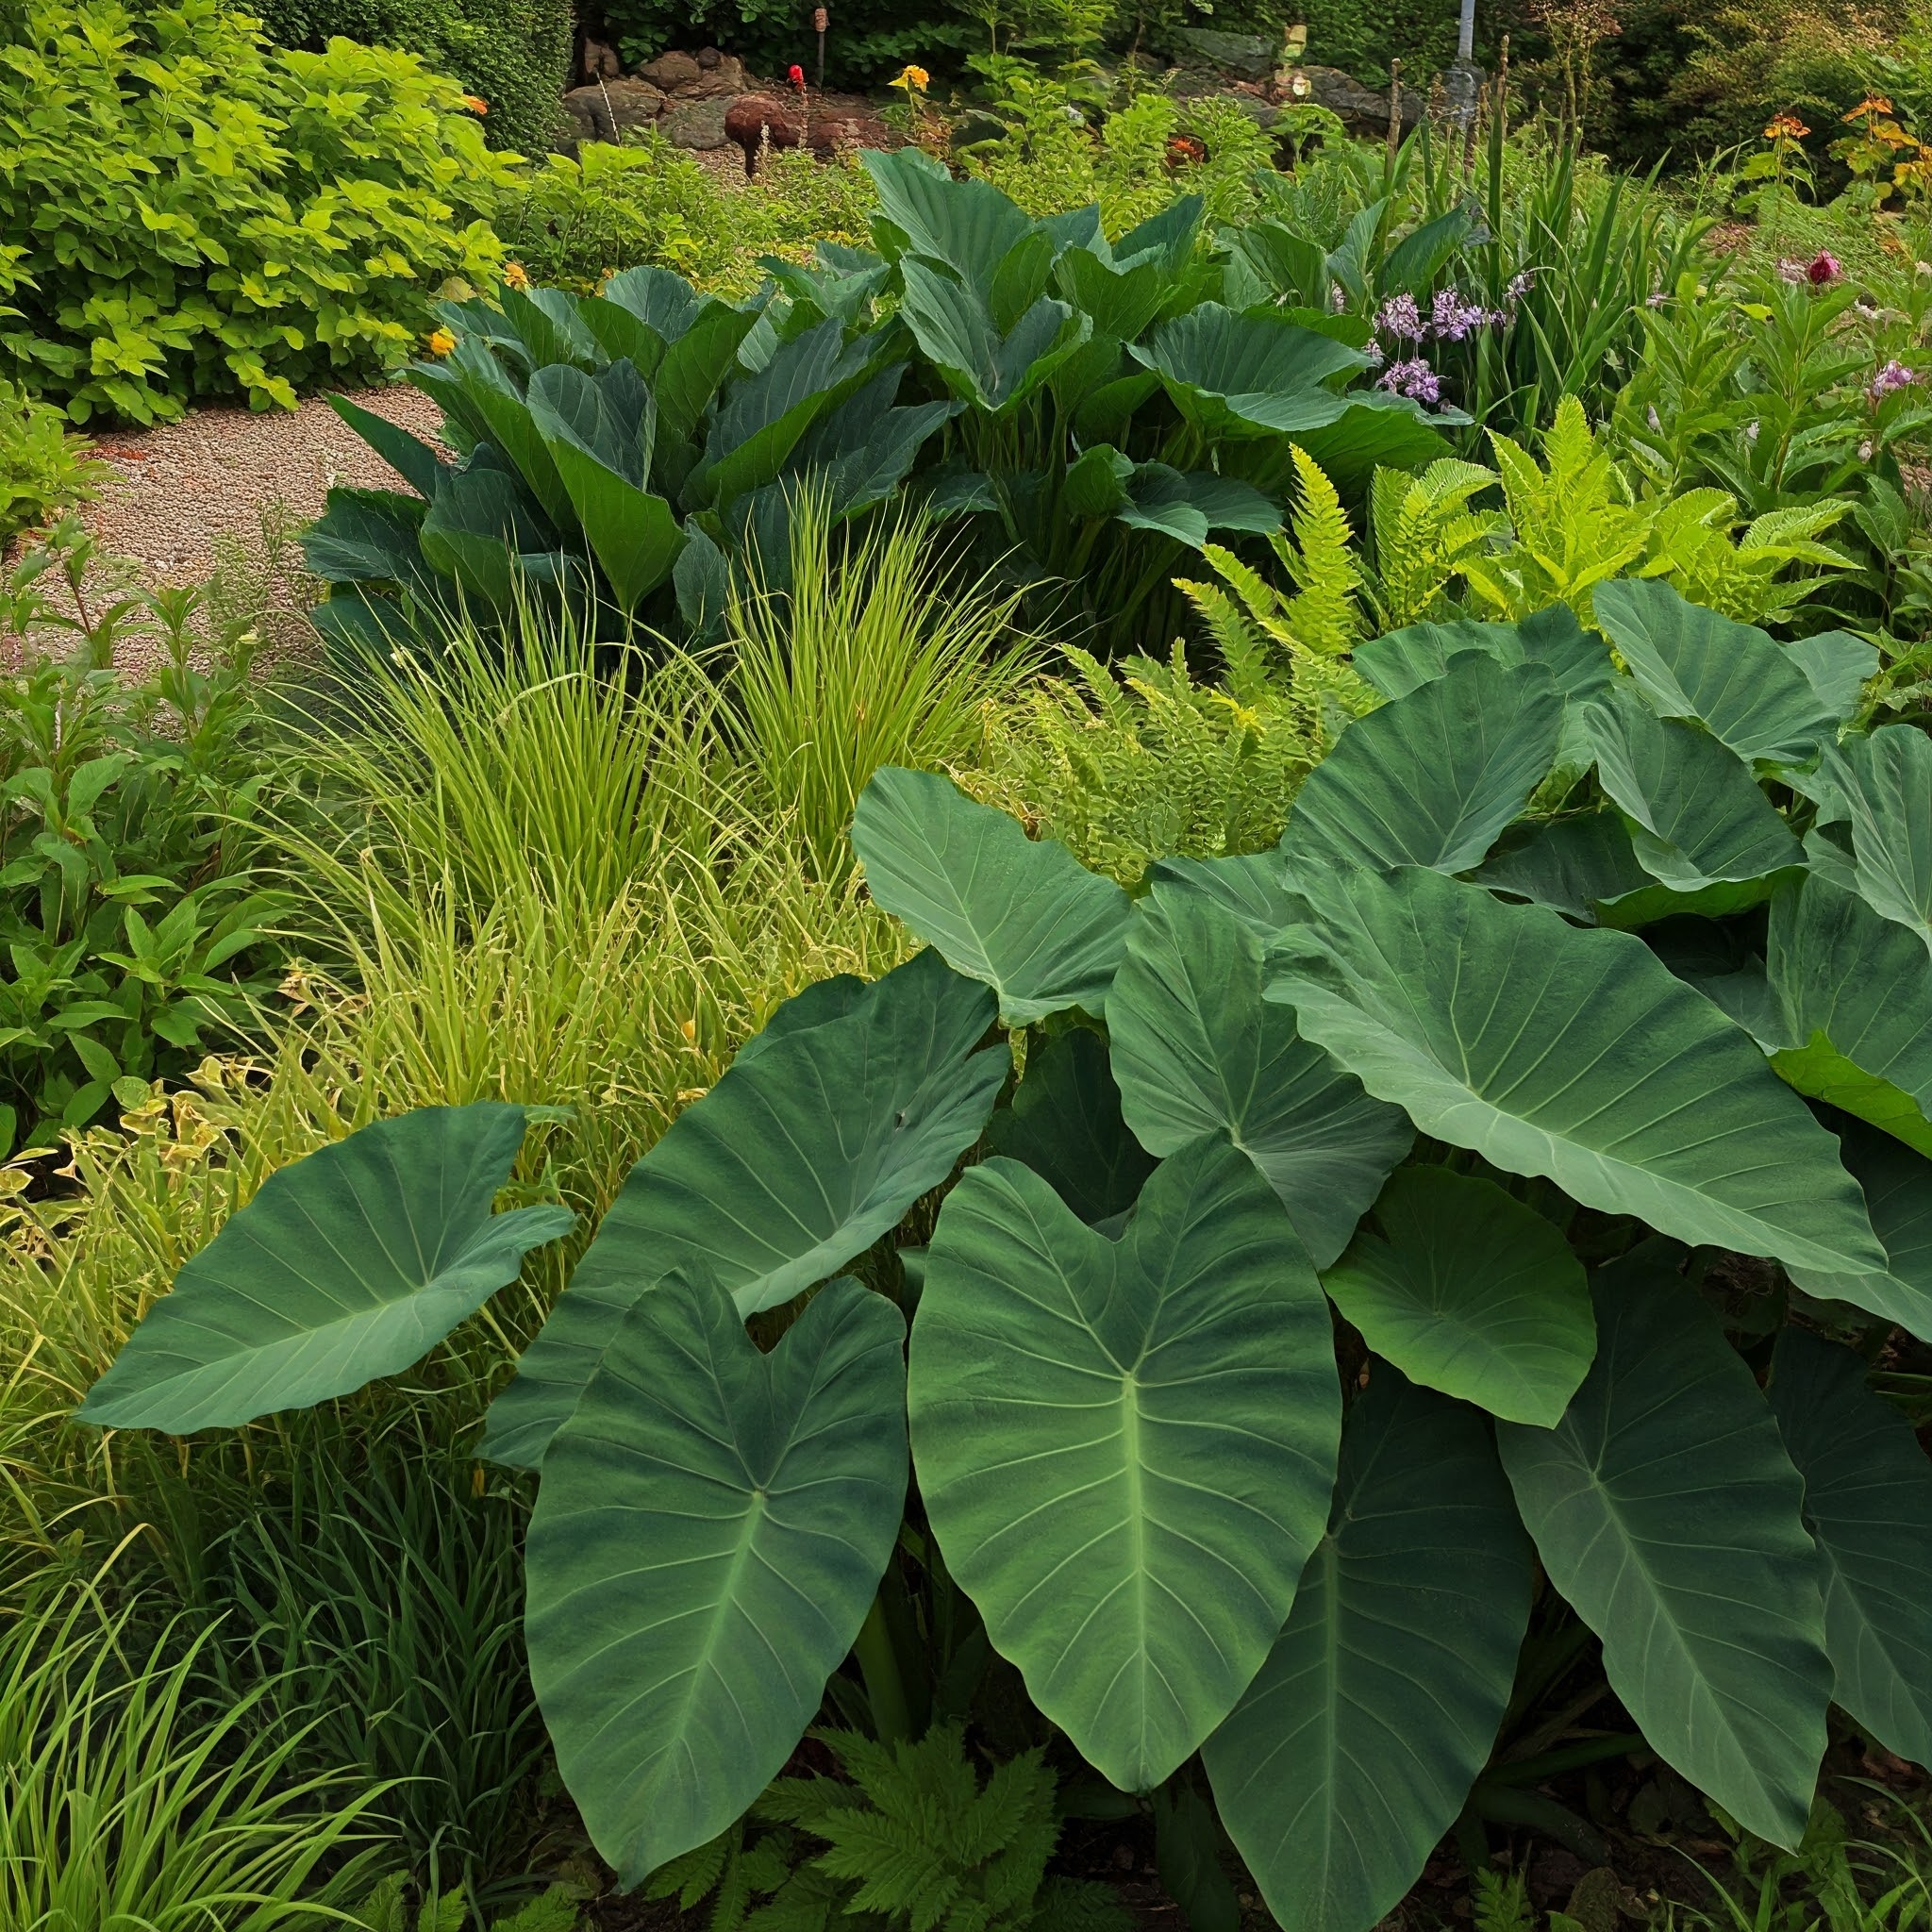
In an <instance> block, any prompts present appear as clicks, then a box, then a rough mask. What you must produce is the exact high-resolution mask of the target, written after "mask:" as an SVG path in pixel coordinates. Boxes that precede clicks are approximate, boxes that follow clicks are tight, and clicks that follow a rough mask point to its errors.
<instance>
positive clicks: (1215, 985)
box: [1108, 883, 1415, 1268]
mask: <svg viewBox="0 0 1932 1932" xmlns="http://www.w3.org/2000/svg"><path fill="white" fill-rule="evenodd" d="M1261 952H1262V948H1261V941H1260V940H1259V938H1258V937H1257V935H1256V934H1255V933H1254V932H1253V931H1252V930H1251V929H1250V928H1249V927H1248V926H1246V925H1244V924H1241V920H1240V919H1239V918H1238V917H1237V916H1236V914H1234V913H1233V912H1230V911H1227V910H1224V908H1223V907H1222V906H1221V905H1219V904H1217V903H1216V902H1215V901H1213V900H1211V899H1209V898H1208V897H1207V896H1206V895H1205V894H1203V893H1202V892H1199V891H1194V890H1192V889H1191V888H1189V887H1185V886H1181V885H1174V884H1167V883H1158V884H1157V885H1156V886H1155V888H1154V890H1153V891H1152V893H1151V894H1150V895H1149V896H1148V897H1147V898H1146V899H1144V900H1142V901H1141V906H1140V908H1139V909H1138V911H1137V912H1136V913H1135V916H1134V923H1133V925H1132V926H1131V928H1130V929H1129V931H1128V935H1127V948H1126V958H1125V959H1124V961H1123V962H1122V965H1121V969H1120V971H1119V973H1118V974H1116V975H1115V977H1114V988H1113V992H1112V995H1111V996H1110V998H1109V1001H1108V1028H1109V1032H1110V1034H1111V1037H1112V1045H1113V1066H1114V1077H1115V1078H1116V1079H1117V1080H1118V1081H1119V1082H1120V1086H1121V1096H1122V1106H1123V1108H1124V1113H1125V1115H1126V1121H1127V1124H1128V1125H1129V1126H1130V1127H1132V1128H1133V1130H1134V1135H1135V1138H1136V1139H1137V1140H1138V1141H1140V1142H1141V1145H1142V1146H1143V1147H1145V1148H1147V1149H1148V1150H1149V1151H1150V1152H1151V1153H1155V1154H1163V1155H1164V1154H1174V1153H1177V1152H1178V1151H1179V1150H1180V1149H1181V1148H1183V1147H1185V1146H1186V1145H1187V1144H1188V1143H1189V1142H1190V1141H1196V1140H1198V1139H1200V1137H1201V1136H1202V1135H1203V1134H1215V1135H1219V1136H1221V1137H1223V1138H1224V1139H1225V1140H1227V1141H1230V1142H1231V1143H1232V1144H1233V1145H1234V1146H1235V1147H1237V1148H1238V1149H1240V1151H1241V1153H1242V1154H1244V1155H1246V1156H1247V1158H1249V1159H1250V1160H1252V1161H1253V1162H1254V1163H1255V1166H1256V1168H1257V1170H1258V1171H1259V1173H1260V1174H1261V1175H1262V1177H1263V1178H1264V1179H1265V1180H1266V1181H1267V1182H1268V1185H1269V1186H1270V1187H1272V1188H1273V1189H1274V1191H1275V1193H1276V1194H1277V1195H1278V1196H1279V1197H1280V1200H1281V1203H1282V1206H1283V1207H1285V1208H1287V1209H1288V1214H1289V1219H1290V1220H1291V1221H1292V1222H1293V1224H1294V1227H1295V1232H1296V1233H1297V1234H1298V1235H1300V1236H1301V1239H1302V1244H1303V1245H1304V1246H1305V1247H1306V1248H1307V1251H1308V1254H1309V1256H1310V1257H1311V1258H1312V1259H1313V1261H1314V1263H1315V1265H1316V1267H1318V1268H1325V1267H1326V1266H1327V1265H1328V1263H1329V1262H1331V1261H1332V1260H1334V1258H1335V1257H1336V1256H1338V1255H1339V1254H1341V1251H1342V1249H1343V1248H1344V1247H1346V1246H1347V1245H1348V1238H1349V1236H1350V1235H1351V1234H1353V1233H1354V1232H1355V1224H1356V1223H1357V1221H1358V1220H1360V1218H1361V1216H1362V1212H1363V1210H1364V1209H1365V1208H1367V1207H1368V1205H1369V1203H1370V1202H1371V1201H1373V1200H1374V1198H1375V1195H1376V1194H1377V1192H1378V1191H1380V1189H1381V1186H1382V1183H1383V1181H1384V1180H1386V1179H1387V1178H1388V1175H1389V1171H1390V1169H1391V1168H1392V1167H1393V1166H1394V1165H1395V1163H1396V1162H1397V1161H1399V1160H1400V1159H1402V1158H1403V1157H1404V1156H1405V1155H1407V1152H1408V1150H1409V1148H1410V1146H1411V1145H1412V1144H1413V1142H1414V1140H1415V1135H1414V1133H1413V1131H1412V1129H1411V1128H1410V1126H1409V1124H1408V1122H1407V1119H1406V1118H1405V1117H1404V1115H1403V1113H1402V1110H1401V1109H1400V1108H1394V1107H1390V1106H1388V1105H1386V1104H1385V1103H1384V1102H1382V1101H1379V1100H1372V1099H1370V1098H1369V1096H1368V1095H1367V1094H1366V1093H1364V1092H1363V1091H1362V1088H1361V1082H1360V1081H1358V1080H1357V1079H1356V1078H1354V1077H1353V1076H1352V1075H1351V1074H1345V1073H1343V1072H1342V1071H1341V1069H1340V1068H1339V1067H1337V1066H1336V1064H1335V1062H1334V1061H1333V1060H1331V1059H1330V1058H1328V1056H1327V1055H1326V1054H1325V1053H1324V1052H1323V1051H1322V1049H1321V1048H1320V1047H1318V1046H1313V1045H1311V1044H1310V1043H1309V1042H1308V1041H1306V1040H1304V1039H1303V1038H1302V1037H1301V1035H1300V1034H1299V1033H1297V1032H1296V1030H1295V1024H1294V1016H1293V1014H1291V1013H1290V1012H1289V1011H1288V1010H1287V1009H1286V1008H1283V1007H1280V1006H1278V1005H1271V1004H1270V1003H1269V1002H1267V1001H1265V1000H1263V998H1262V997H1261V972H1262V968H1261Z"/></svg>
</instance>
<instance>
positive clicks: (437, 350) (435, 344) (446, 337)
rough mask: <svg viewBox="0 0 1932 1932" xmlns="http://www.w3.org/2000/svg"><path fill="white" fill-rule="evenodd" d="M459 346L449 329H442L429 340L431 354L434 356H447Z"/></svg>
mask: <svg viewBox="0 0 1932 1932" xmlns="http://www.w3.org/2000/svg"><path fill="white" fill-rule="evenodd" d="M456 345H457V339H456V337H455V336H453V335H452V334H451V333H450V332H449V330H448V329H446V328H440V329H438V330H437V331H436V333H435V334H434V335H432V336H431V337H430V338H429V353H430V354H431V355H432V356H447V355H448V354H449V353H450V351H451V350H452V349H454V348H455V347H456Z"/></svg>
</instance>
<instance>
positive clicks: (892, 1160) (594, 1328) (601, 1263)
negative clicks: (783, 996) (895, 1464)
mask: <svg viewBox="0 0 1932 1932" xmlns="http://www.w3.org/2000/svg"><path fill="white" fill-rule="evenodd" d="M847 996H848V995H847V994H846V993H845V992H844V991H841V995H840V997H839V998H837V999H832V1000H816V999H815V1000H811V1001H810V1002H809V1005H808V1013H807V1019H808V1023H810V1022H815V1023H816V1024H803V1025H799V1026H796V1027H791V1026H788V1025H785V1024H783V1023H782V1022H781V1020H779V1019H777V1018H774V1022H773V1025H774V1027H777V1028H778V1032H777V1035H776V1037H775V1038H774V1039H772V1040H770V1041H767V1042H766V1043H765V1044H764V1045H763V1046H761V1047H760V1048H759V1050H758V1052H756V1053H755V1054H751V1055H747V1056H742V1057H741V1058H740V1060H739V1061H738V1063H737V1064H735V1065H734V1066H733V1067H731V1069H730V1070H729V1071H728V1072H727V1073H726V1074H725V1075H724V1078H723V1079H722V1080H720V1081H719V1082H718V1084H717V1085H716V1086H715V1087H714V1088H712V1090H711V1091H710V1092H709V1093H708V1094H707V1095H706V1096H705V1097H704V1098H703V1099H702V1100H700V1101H698V1102H696V1103H695V1104H694V1105H692V1106H691V1107H688V1108H686V1109H685V1110H684V1112H683V1113H682V1114H680V1115H679V1116H678V1118H677V1120H676V1122H675V1124H673V1126H672V1128H671V1131H670V1132H669V1133H667V1134H666V1135H665V1136H664V1138H663V1139H662V1140H661V1141H658V1144H657V1145H656V1146H655V1147H653V1148H652V1149H651V1151H650V1152H649V1153H648V1154H647V1155H645V1156H644V1158H642V1159H641V1161H639V1162H638V1164H637V1166H636V1167H634V1168H633V1169H632V1170H631V1173H630V1176H629V1178H628V1179H627V1180H626V1181H625V1184H624V1189H623V1191H622V1192H621V1193H619V1195H618V1197H617V1199H616V1201H615V1202H613V1203H612V1205H611V1208H610V1211H609V1212H608V1214H606V1215H605V1217H604V1220H603V1222H602V1224H600V1225H599V1227H598V1229H597V1238H596V1240H595V1241H592V1242H591V1246H590V1248H589V1250H588V1251H587V1252H586V1254H585V1256H584V1257H583V1259H582V1260H581V1261H579V1262H578V1263H577V1267H576V1272H575V1274H574V1275H573V1276H572V1278H571V1283H570V1286H569V1287H568V1288H567V1289H565V1291H563V1293H562V1294H561V1295H560V1296H558V1302H557V1306H556V1307H555V1308H553V1309H552V1310H551V1314H550V1319H549V1321H548V1322H547V1323H545V1324H544V1325H543V1330H542V1333H541V1334H540V1335H539V1336H538V1338H537V1339H536V1341H534V1342H532V1343H531V1344H530V1346H529V1348H528V1349H527V1350H525V1354H524V1358H523V1360H522V1361H521V1362H520V1363H519V1364H518V1367H517V1373H516V1376H515V1379H514V1380H513V1381H512V1382H511V1383H510V1384H509V1386H508V1388H507V1389H506V1390H505V1391H503V1393H502V1394H501V1395H499V1396H498V1397H497V1398H496V1400H495V1402H494V1403H493V1404H491V1409H490V1415H489V1419H488V1426H487V1428H486V1430H485V1433H484V1439H483V1442H482V1444H481V1449H480V1453H481V1454H482V1455H485V1456H488V1457H491V1458H492V1459H493V1460H495V1461H498V1462H506V1463H510V1464H514V1465H519V1466H522V1467H525V1468H534V1467H535V1466H536V1465H537V1463H538V1462H539V1461H541V1459H542V1457H543V1452H544V1445H545V1444H546V1443H547V1442H548V1441H550V1438H551V1436H552V1434H553V1433H554V1432H555V1431H556V1429H557V1427H558V1424H560V1423H561V1422H562V1421H563V1419H564V1417H565V1416H567V1415H568V1414H569V1413H570V1411H571V1407H572V1405H573V1404H575V1401H576V1399H577V1397H578V1395H579V1394H580V1393H581V1392H582V1391H583V1388H584V1385H585V1384H586V1383H587V1382H588V1381H589V1380H590V1378H591V1372H592V1371H593V1370H594V1369H595V1368H596V1366H597V1360H598V1357H600V1356H601V1355H602V1354H603V1351H604V1348H605V1345H606V1343H608V1341H609V1340H610V1337H611V1336H612V1335H613V1334H615V1333H616V1331H617V1326H618V1324H619V1323H620V1322H621V1321H622V1320H623V1318H624V1314H625V1310H626V1309H627V1308H628V1307H630V1306H631V1305H632V1303H634V1302H635V1301H636V1300H637V1299H638V1297H639V1296H640V1295H641V1294H643V1293H644V1292H645V1291H647V1290H649V1289H652V1288H653V1287H654V1286H655V1285H656V1284H657V1283H658V1282H659V1281H661V1280H663V1279H664V1278H665V1276H667V1275H668V1274H672V1273H674V1272H675V1271H677V1270H683V1271H686V1272H691V1271H694V1270H709V1271H710V1272H711V1274H714V1275H715V1276H716V1278H717V1279H718V1280H719V1281H720V1282H722V1283H723V1285H724V1287H725V1289H727V1290H728V1291H730V1292H731V1294H732V1295H733V1296H734V1297H735V1298H736V1300H737V1304H738V1308H739V1312H740V1314H741V1315H751V1314H755V1313H757V1312H758V1310H759V1309H760V1308H770V1307H777V1306H778V1305H779V1304H780V1303H782V1302H788V1301H790V1300H791V1299H792V1297H793V1296H794V1295H797V1294H800V1293H802V1292H803V1291H805V1290H806V1289H808V1288H810V1287H811V1286H812V1285H813V1284H814V1283H816V1282H820V1281H823V1280H824V1279H825V1278H826V1277H827V1276H828V1275H831V1274H836V1273H838V1271H839V1270H840V1269H841V1268H843V1267H844V1266H846V1264H847V1263H848V1262H850V1261H851V1260H853V1259H854V1258H855V1257H858V1256H859V1255H861V1254H863V1253H864V1252H865V1250H866V1249H867V1248H869V1247H871V1245H872V1244H873V1242H874V1241H877V1240H878V1239H879V1237H880V1236H881V1235H883V1234H886V1233H889V1232H890V1231H891V1229H892V1228H893V1227H894V1226H896V1225H897V1224H898V1223H899V1221H900V1220H901V1219H902V1218H903V1217H904V1215H905V1214H906V1211H907V1210H908V1208H910V1207H911V1206H912V1204H913V1203H914V1202H915V1201H917V1200H918V1199H919V1197H920V1196H921V1195H922V1194H924V1193H925V1192H926V1191H928V1190H929V1189H932V1188H936V1187H938V1186H939V1185H940V1183H941V1181H943V1180H944V1179H945V1178H946V1177H947V1175H948V1174H951V1173H952V1171H953V1168H954V1166H955V1164H956V1163H957V1162H958V1159H959V1157H960V1156H961V1155H962V1154H964V1153H965V1152H966V1150H967V1149H968V1148H969V1147H971V1146H972V1145H973V1143H974V1141H976V1140H978V1138H979V1136H980V1133H981V1131H982V1130H983V1129H984V1127H985V1125H986V1122H987V1116H988V1115H989V1114H991V1111H992V1106H993V1101H994V1100H995V1098H996V1097H997V1096H998V1093H999V1090H1000V1085H1001V1083H1002V1082H1003V1081H1004V1080H1005V1078H1006V1075H1007V1072H1008V1067H1009V1065H1010V1060H1009V1058H1008V1051H1007V1049H1006V1048H1005V1047H1004V1046H993V1047H988V1048H985V1049H984V1050H982V1051H979V1052H975V1051H974V1048H975V1047H977V1046H978V1045H979V1041H980V1040H981V1039H982V1037H983V1036H984V1035H985V1033H986V1030H987V1028H988V1027H989V1026H991V1024H992V1017H993V1014H992V1000H991V996H990V995H989V994H988V992H987V991H986V989H985V988H984V987H982V986H977V985H974V983H973V982H972V981H971V980H965V979H961V978H959V977H958V975H957V974H953V973H949V972H948V971H947V970H946V967H945V964H944V962H943V961H942V960H941V958H939V956H938V955H937V954H936V953H921V954H919V955H918V956H917V957H916V958H912V959H909V960H908V962H907V963H906V964H905V965H904V966H901V967H899V968H898V969H897V970H896V971H894V972H891V973H889V974H886V976H885V977H884V978H883V979H881V980H878V981H876V982H875V983H874V985H873V986H872V987H870V988H868V989H867V990H866V992H865V994H864V995H863V996H861V997H859V998H858V1000H857V1001H856V1002H855V1003H854V1004H853V1005H852V1007H851V1008H850V1010H848V1011H844V1012H840V1011H838V1008H840V1007H841V1006H842V1005H843V1004H844V1002H845V999H846V997H847ZM802 997H803V996H802ZM779 1011H780V1014H781V1015H782V1014H783V1013H784V1011H785V1008H780V1009H779ZM826 1014H829V1015H830V1017H821V1016H822V1015H826ZM767 1030H768V1031H770V1030H771V1029H769V1028H768V1029H767Z"/></svg>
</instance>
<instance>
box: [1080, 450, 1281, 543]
mask: <svg viewBox="0 0 1932 1932" xmlns="http://www.w3.org/2000/svg"><path fill="white" fill-rule="evenodd" d="M1114 517H1115V519H1116V521H1118V522H1120V523H1123V524H1124V525H1126V526H1127V527H1128V528H1129V529H1130V530H1156V531H1158V532H1159V534H1160V535H1162V536H1163V537H1172V538H1173V539H1174V541H1175V542H1177V543H1185V544H1187V545H1189V546H1190V548H1191V549H1194V550H1199V549H1200V548H1201V547H1202V545H1203V544H1205V543H1206V542H1207V541H1208V534H1209V532H1210V531H1214V530H1250V531H1257V532H1263V533H1265V532H1267V531H1270V530H1278V529H1279V528H1280V527H1281V509H1280V506H1279V505H1277V504H1276V503H1275V502H1274V499H1273V498H1272V497H1268V496H1264V495H1262V493H1261V492H1260V491H1258V490H1257V489H1255V488H1254V487H1253V486H1252V485H1250V484H1247V483H1241V482H1237V481H1236V479H1235V478H1234V477H1232V476H1217V475H1214V474H1213V472H1212V471H1208V470H1190V471H1188V472H1186V473H1185V474H1183V473H1182V472H1181V471H1179V470H1175V469H1171V468H1170V467H1169V466H1168V465H1167V464H1166V463H1141V464H1140V465H1139V466H1138V467H1137V468H1136V469H1135V470H1134V472H1133V474H1132V475H1130V476H1129V477H1128V479H1127V483H1126V501H1125V503H1124V504H1123V505H1122V506H1121V507H1120V508H1118V509H1116V510H1115V511H1114Z"/></svg>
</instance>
